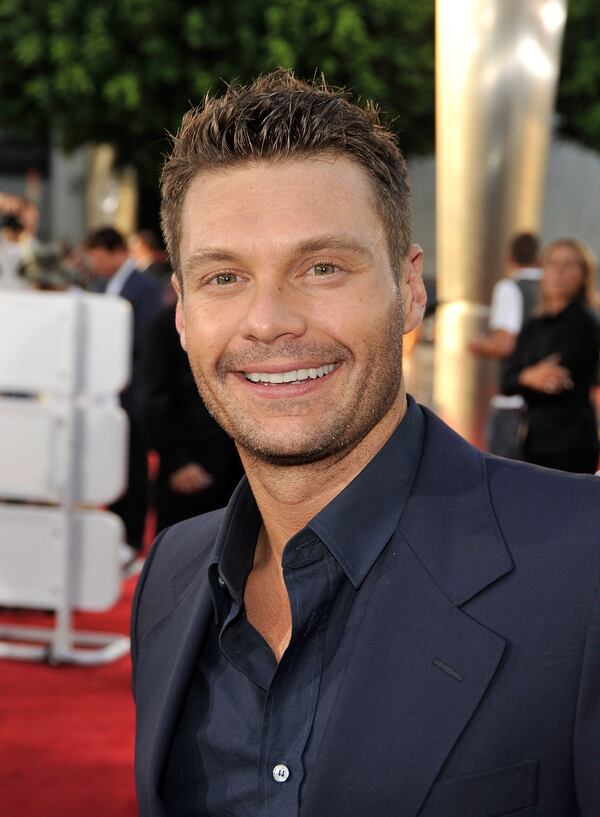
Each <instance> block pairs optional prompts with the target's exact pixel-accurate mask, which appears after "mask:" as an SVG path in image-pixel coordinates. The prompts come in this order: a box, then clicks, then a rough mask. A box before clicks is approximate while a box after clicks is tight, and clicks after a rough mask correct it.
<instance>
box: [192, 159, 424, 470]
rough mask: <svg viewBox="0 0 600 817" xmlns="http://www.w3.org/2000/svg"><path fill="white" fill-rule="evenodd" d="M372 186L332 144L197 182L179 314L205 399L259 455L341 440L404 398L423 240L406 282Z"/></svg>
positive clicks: (281, 455) (315, 454)
mask: <svg viewBox="0 0 600 817" xmlns="http://www.w3.org/2000/svg"><path fill="white" fill-rule="evenodd" d="M373 195H374V194H373V190H372V188H371V185H370V182H369V180H368V177H367V175H366V173H365V171H364V170H363V169H362V168H361V167H360V166H359V165H357V164H356V163H354V162H352V161H350V160H348V159H346V158H340V157H337V158H332V157H329V156H325V157H322V158H315V159H310V160H309V159H302V160H285V161H281V162H275V163H268V162H257V163H254V164H251V165H244V166H240V167H237V168H230V169H227V170H223V171H217V172H210V173H205V174H202V175H200V176H198V177H197V178H196V179H195V181H194V182H193V183H192V185H191V187H190V189H189V191H188V193H187V196H186V198H185V201H184V207H183V214H182V237H181V247H180V249H181V263H182V269H183V281H184V284H183V293H181V294H182V295H183V298H182V299H181V298H180V301H179V304H178V309H177V326H178V329H179V331H180V334H181V338H182V344H183V346H184V348H185V349H186V350H187V351H188V354H189V358H190V363H191V366H192V370H193V372H194V376H195V379H196V382H197V384H198V387H199V389H200V391H201V393H202V396H203V398H204V401H205V402H206V404H207V406H208V408H209V409H210V411H211V412H212V413H213V414H214V416H215V417H216V418H217V420H218V421H219V422H220V423H221V425H222V426H223V427H224V428H225V430H226V431H227V432H228V433H229V434H230V435H231V436H232V437H233V438H234V440H236V442H237V443H238V444H239V445H240V446H241V447H242V449H245V450H246V451H247V452H250V454H251V455H253V456H255V457H258V458H259V459H263V460H266V461H268V462H273V463H279V464H282V465H293V464H303V463H305V462H313V461H316V460H319V459H323V458H325V457H328V456H332V455H334V454H339V453H340V452H343V451H344V450H349V449H351V448H353V447H355V446H356V445H357V443H358V442H360V440H361V439H363V437H364V436H365V435H366V434H367V433H368V432H369V431H370V430H371V429H372V428H373V427H374V426H376V425H377V424H378V423H379V422H380V421H381V420H382V418H383V417H384V416H386V415H388V413H389V412H390V411H393V410H398V412H400V411H401V406H402V405H403V400H404V394H403V390H402V366H401V354H402V334H403V331H405V332H408V331H410V329H412V328H413V327H414V326H415V325H416V324H417V323H418V321H419V320H420V317H421V313H422V309H423V306H424V303H425V294H424V290H423V285H422V281H421V278H420V265H421V252H420V250H419V249H418V248H416V247H413V248H412V249H411V252H410V253H409V256H408V258H407V259H406V260H405V262H404V264H403V269H402V270H401V272H400V281H399V283H397V282H396V280H395V279H394V275H393V273H392V270H391V268H390V262H389V256H388V245H387V236H386V233H385V230H384V227H383V224H382V221H381V219H380V217H379V215H378V214H377V212H376V210H375V208H374V206H373ZM398 416H400V413H398Z"/></svg>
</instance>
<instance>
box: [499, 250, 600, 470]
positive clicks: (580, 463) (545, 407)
mask: <svg viewBox="0 0 600 817" xmlns="http://www.w3.org/2000/svg"><path fill="white" fill-rule="evenodd" d="M542 268H543V275H542V280H541V288H540V292H541V302H540V305H539V306H538V308H537V310H536V311H535V312H534V316H533V318H532V319H531V320H530V321H529V323H527V324H526V326H525V327H524V328H523V330H522V332H521V334H520V335H519V339H518V341H517V347H516V351H515V355H514V359H513V360H512V362H511V365H510V366H509V367H508V368H507V371H506V374H505V379H504V383H503V387H504V389H505V393H506V394H517V393H518V394H522V395H523V397H524V398H525V402H526V406H527V408H526V426H525V428H526V431H525V437H524V442H523V457H524V459H525V460H527V461H528V462H532V463H536V464H537V465H544V466H546V467H549V468H558V469H560V470H563V471H573V472H576V473H594V471H595V470H596V467H597V463H598V452H599V444H598V432H597V424H596V415H595V409H594V405H593V402H592V399H591V393H592V389H593V387H594V386H595V384H596V373H597V366H598V352H599V349H600V329H599V324H598V319H597V316H596V314H595V311H594V310H595V307H596V306H597V294H596V285H595V270H596V264H595V259H594V256H593V255H592V253H591V251H590V250H589V248H588V247H586V246H585V245H584V244H582V243H581V242H579V241H577V240H575V239H573V238H561V239H559V240H557V241H553V242H552V243H551V244H549V245H548V246H547V247H546V248H545V250H544V252H543V254H542Z"/></svg>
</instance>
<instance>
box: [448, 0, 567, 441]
mask: <svg viewBox="0 0 600 817" xmlns="http://www.w3.org/2000/svg"><path fill="white" fill-rule="evenodd" d="M436 2H437V4H436V133H437V146H436V168H437V171H436V172H437V179H436V186H437V246H438V253H437V276H438V277H437V295H438V299H439V302H440V306H439V307H438V312H437V318H436V344H435V362H434V367H435V368H434V387H433V402H434V406H435V408H436V410H437V411H438V412H439V414H440V415H441V416H442V417H443V418H444V419H445V420H446V422H448V423H449V424H450V425H452V426H453V427H454V428H455V429H456V430H457V431H458V432H459V433H460V434H462V435H463V436H465V437H466V438H467V439H469V440H471V441H472V442H474V443H476V444H479V445H480V444H482V443H483V427H484V422H485V417H486V414H487V407H488V402H489V398H490V397H491V395H492V394H493V393H494V392H495V391H496V389H497V369H496V367H495V366H494V365H492V364H491V363H490V362H489V361H486V360H483V359H481V358H476V357H474V356H473V355H472V354H471V353H470V352H469V351H468V349H467V342H468V340H469V339H470V338H471V337H473V336H474V335H475V334H477V333H478V332H481V331H485V329H486V325H487V316H488V304H489V302H490V298H491V293H492V288H493V285H494V283H495V282H496V281H497V280H498V279H499V278H500V277H501V276H502V275H503V274H504V271H505V267H506V256H507V249H508V245H509V242H510V239H511V237H512V236H513V235H514V234H515V233H517V232H521V231H524V230H531V231H535V232H537V231H539V228H540V218H541V209H542V207H541V205H542V196H543V191H544V180H545V175H546V160H547V153H548V142H549V137H550V129H551V117H552V111H553V106H554V96H555V91H556V82H557V78H558V68H559V59H560V46H561V40H562V33H563V29H564V23H565V19H566V0H436Z"/></svg>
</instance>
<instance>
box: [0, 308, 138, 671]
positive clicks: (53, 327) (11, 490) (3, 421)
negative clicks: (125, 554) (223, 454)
mask: <svg viewBox="0 0 600 817" xmlns="http://www.w3.org/2000/svg"><path fill="white" fill-rule="evenodd" d="M131 331H132V315H131V308H130V306H129V304H128V303H127V302H126V301H124V300H123V299H121V298H118V297H113V296H108V295H92V294H88V293H83V292H70V293H60V294H58V293H32V292H6V293H4V292H1V293H0V392H3V393H4V395H3V396H1V397H0V605H7V606H10V607H25V608H34V609H47V610H51V611H54V613H55V616H54V620H53V625H54V626H53V627H52V628H50V627H38V628H34V627H23V626H16V625H15V626H12V625H11V626H0V639H2V640H1V641H0V657H10V658H20V659H23V660H40V659H42V660H43V659H48V660H49V661H50V662H51V663H60V662H67V661H68V662H73V663H79V664H90V665H91V664H99V663H104V662H106V661H110V660H113V659H114V658H117V657H119V656H121V655H123V654H125V653H126V652H127V650H128V649H129V639H128V638H127V637H125V636H123V635H117V634H110V633H90V632H83V631H80V632H76V631H75V630H73V628H72V613H73V610H75V609H81V610H90V611H91V610H94V611H99V610H105V609H107V608H109V607H111V606H112V605H113V604H114V603H115V601H116V600H117V598H118V596H119V592H120V588H121V580H122V577H121V569H120V564H119V546H120V544H121V543H122V542H123V541H124V531H123V526H122V523H121V520H120V519H119V518H118V517H116V516H114V515H113V514H110V513H107V512H105V511H100V510H89V509H87V510H86V509H82V508H80V507H78V506H79V505H81V504H85V505H94V504H100V503H102V504H104V503H107V502H110V501H112V500H113V499H115V498H116V497H117V496H119V495H120V494H121V493H122V492H123V490H124V488H125V482H126V471H127V461H126V457H127V433H128V427H127V418H126V416H125V414H124V413H123V412H122V410H121V409H120V408H118V407H117V405H116V395H117V393H118V392H119V391H121V389H122V388H123V387H124V386H125V385H126V383H127V380H128V378H129V374H130V361H131ZM2 500H12V501H13V502H14V501H15V500H17V501H20V502H21V503H23V502H26V503H31V502H46V503H56V504H57V506H58V507H54V508H50V507H36V506H35V505H32V504H7V503H6V502H4V503H3V502H2ZM77 645H79V646H77ZM82 647H83V648H82Z"/></svg>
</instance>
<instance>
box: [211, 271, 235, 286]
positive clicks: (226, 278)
mask: <svg viewBox="0 0 600 817" xmlns="http://www.w3.org/2000/svg"><path fill="white" fill-rule="evenodd" d="M213 281H214V282H215V284H217V285H218V286H226V285H227V284H235V283H236V282H237V275H236V274H235V273H233V272H220V273H219V274H218V275H215V277H214V278H213Z"/></svg>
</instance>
